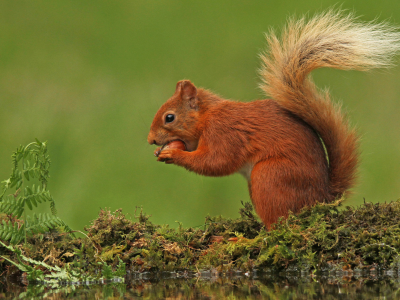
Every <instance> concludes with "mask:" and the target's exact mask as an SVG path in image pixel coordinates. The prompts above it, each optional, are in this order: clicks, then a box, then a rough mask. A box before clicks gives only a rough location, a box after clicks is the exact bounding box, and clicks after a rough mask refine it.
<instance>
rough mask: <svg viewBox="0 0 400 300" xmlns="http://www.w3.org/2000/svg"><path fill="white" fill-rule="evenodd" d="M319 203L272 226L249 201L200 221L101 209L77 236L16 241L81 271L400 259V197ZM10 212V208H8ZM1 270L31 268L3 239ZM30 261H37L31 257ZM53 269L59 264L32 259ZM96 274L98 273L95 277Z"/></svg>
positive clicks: (187, 270)
mask: <svg viewBox="0 0 400 300" xmlns="http://www.w3.org/2000/svg"><path fill="white" fill-rule="evenodd" d="M340 206H342V202H341V201H340V200H339V201H337V202H335V203H332V204H317V205H315V206H313V207H310V208H305V209H303V210H302V211H301V212H300V213H299V214H297V215H293V214H291V215H290V216H289V218H288V219H282V220H281V221H280V222H279V223H278V224H276V225H275V226H274V227H273V228H272V229H271V230H270V231H267V230H266V229H265V227H264V226H263V224H262V223H260V221H259V220H258V218H257V217H256V215H255V214H254V212H253V208H252V205H251V204H250V203H246V204H244V205H243V208H242V209H240V216H239V218H237V219H227V218H223V217H221V216H219V217H209V216H207V217H206V218H205V223H204V225H203V226H201V227H198V228H184V227H183V226H182V224H179V226H178V228H176V229H175V228H170V227H169V226H168V225H155V224H153V223H152V222H151V219H150V217H149V216H148V215H146V214H145V213H143V211H142V210H141V209H137V212H135V213H134V217H133V219H129V218H127V217H126V216H125V215H124V214H123V213H122V211H121V210H117V211H115V212H111V211H109V210H106V209H104V210H101V211H100V212H99V216H98V218H97V219H96V220H94V221H93V222H92V224H91V225H90V226H87V227H86V228H85V230H86V233H85V235H86V237H84V238H76V237H74V236H73V235H72V234H70V233H66V232H64V231H63V228H58V229H53V230H52V231H51V232H50V233H46V234H37V235H33V236H32V237H29V238H28V239H27V242H26V244H25V243H21V244H20V245H17V246H14V248H16V249H19V250H20V253H21V255H23V256H24V257H27V258H30V259H32V260H35V261H37V262H44V263H45V264H46V265H47V266H52V267H59V268H62V269H66V270H74V269H77V270H79V272H76V273H75V274H78V273H79V274H80V275H79V276H78V275H77V276H78V277H79V278H82V279H84V278H89V275H90V276H92V275H93V274H98V273H99V271H100V269H102V268H103V270H104V266H105V265H107V266H109V267H111V268H112V269H113V270H116V269H117V268H118V265H120V262H121V261H122V262H124V263H125V266H126V270H127V271H128V273H130V274H135V273H147V272H171V271H172V272H176V274H178V275H179V276H193V275H195V274H210V273H211V274H214V275H218V274H224V273H225V274H227V273H231V274H232V273H235V272H250V273H251V272H257V273H260V272H281V271H287V272H296V271H297V272H300V271H302V272H308V273H316V272H324V271H335V272H337V271H339V272H360V271H362V270H367V271H368V272H369V271H374V270H375V271H378V270H380V269H385V270H391V269H392V270H393V271H396V272H397V271H398V269H399V267H400V256H399V252H400V201H399V200H398V201H395V202H392V203H384V204H383V203H380V204H379V203H377V204H372V203H364V204H363V205H361V206H360V207H357V208H354V207H343V206H342V207H340ZM3 217H4V216H3ZM0 255H1V256H2V257H3V258H1V259H0V274H1V275H3V276H7V277H13V276H20V275H22V276H23V275H24V274H23V273H24V272H23V271H22V270H21V269H20V268H18V267H17V266H15V265H13V264H11V263H10V261H14V262H18V261H19V259H20V257H17V256H16V255H17V254H16V253H15V252H12V251H10V250H9V249H7V248H6V247H4V246H0ZM25 264H29V261H25ZM32 267H34V268H37V269H40V270H41V271H42V272H44V273H45V274H46V272H47V273H50V271H51V270H49V269H48V268H46V267H44V266H41V265H38V264H32ZM91 278H93V276H92V277H91Z"/></svg>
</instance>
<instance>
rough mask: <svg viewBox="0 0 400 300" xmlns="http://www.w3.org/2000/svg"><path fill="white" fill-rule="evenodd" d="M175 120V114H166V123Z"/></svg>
mask: <svg viewBox="0 0 400 300" xmlns="http://www.w3.org/2000/svg"><path fill="white" fill-rule="evenodd" d="M173 120H175V115H173V114H168V115H166V116H165V123H171V122H172V121H173Z"/></svg>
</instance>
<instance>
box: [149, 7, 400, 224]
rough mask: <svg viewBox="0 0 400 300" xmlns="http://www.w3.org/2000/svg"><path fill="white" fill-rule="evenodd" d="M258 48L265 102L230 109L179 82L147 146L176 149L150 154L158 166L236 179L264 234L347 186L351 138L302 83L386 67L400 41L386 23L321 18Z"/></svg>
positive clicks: (332, 109)
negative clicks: (335, 72)
mask: <svg viewBox="0 0 400 300" xmlns="http://www.w3.org/2000/svg"><path fill="white" fill-rule="evenodd" d="M267 42H268V51H267V52H266V53H264V54H263V55H262V56H261V58H262V61H263V67H262V69H261V76H262V80H263V83H262V84H261V88H262V90H263V91H264V92H265V93H266V94H267V95H269V96H270V97H271V98H272V99H267V100H257V101H252V102H235V101H231V100H226V99H223V98H221V97H219V96H217V95H215V94H213V93H212V92H210V91H208V90H206V89H202V88H196V87H195V86H194V85H193V83H191V82H190V81H189V80H182V81H179V82H178V83H177V85H176V90H175V93H174V95H173V96H172V97H171V98H170V99H169V100H168V101H167V102H165V103H164V104H163V105H162V106H161V108H160V109H159V110H158V112H157V113H156V115H155V117H154V120H153V123H152V124H151V128H150V133H149V135H148V139H147V140H148V142H149V143H150V144H156V145H159V146H161V145H164V146H165V145H167V144H169V143H170V142H173V141H181V142H183V143H184V147H183V149H182V148H181V149H174V147H167V148H166V149H165V148H158V149H157V150H156V152H155V154H156V156H158V161H161V162H165V163H167V164H175V165H178V166H182V167H184V168H186V169H187V170H189V171H193V172H195V173H198V174H201V175H206V176H226V175H230V174H233V173H241V174H242V175H243V176H244V177H245V178H246V179H247V181H248V187H249V192H250V198H251V200H252V202H253V205H254V207H255V210H256V212H257V214H258V215H259V216H260V218H261V219H262V221H263V222H264V224H265V225H266V227H268V228H269V227H270V226H271V225H272V224H273V223H275V222H276V221H277V220H278V218H279V217H287V216H288V213H289V211H292V212H293V213H296V212H299V211H300V210H301V208H303V207H304V206H309V205H313V204H315V203H316V202H331V201H333V200H335V199H337V198H339V197H342V196H343V194H344V193H345V192H346V191H347V190H348V189H350V188H351V187H353V185H354V184H355V180H356V171H357V165H358V162H359V150H358V147H359V146H358V144H359V143H358V137H357V134H356V132H355V130H354V129H353V128H351V127H350V126H349V125H348V122H347V120H346V119H345V117H344V115H343V114H342V113H341V111H340V107H339V106H337V105H335V104H333V103H332V102H331V100H330V99H329V95H328V93H327V92H321V91H319V90H317V88H316V86H315V85H314V83H313V82H312V80H311V79H310V77H309V76H308V74H309V73H310V72H311V71H312V70H314V69H317V68H322V67H331V68H337V69H357V70H368V69H371V68H376V67H387V66H390V65H391V60H392V57H393V56H394V55H395V54H396V52H397V51H398V50H399V49H400V34H399V33H398V32H396V28H394V27H391V26H389V25H387V24H386V23H379V24H378V23H364V22H361V21H358V20H357V19H356V18H355V17H354V16H353V15H352V14H343V13H342V12H340V11H328V12H325V13H321V14H319V15H316V16H315V17H313V18H311V19H310V20H309V21H306V19H305V18H304V17H303V18H301V19H299V20H297V21H296V20H294V19H291V20H289V22H288V25H287V27H286V28H285V29H284V31H283V33H282V36H281V38H280V39H279V38H278V37H277V36H276V35H275V34H274V33H273V32H270V33H269V34H268V35H267ZM178 148H179V147H178Z"/></svg>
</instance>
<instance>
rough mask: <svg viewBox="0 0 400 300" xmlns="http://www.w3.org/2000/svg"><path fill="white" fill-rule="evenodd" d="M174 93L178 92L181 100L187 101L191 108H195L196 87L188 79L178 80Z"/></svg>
mask: <svg viewBox="0 0 400 300" xmlns="http://www.w3.org/2000/svg"><path fill="white" fill-rule="evenodd" d="M175 93H179V94H180V95H181V98H182V100H184V101H188V102H189V104H190V107H191V108H193V109H197V89H196V87H195V86H194V84H193V83H191V82H190V81H189V80H181V81H179V82H178V83H177V84H176V91H175Z"/></svg>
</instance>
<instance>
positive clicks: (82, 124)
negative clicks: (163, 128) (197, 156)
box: [0, 0, 400, 229]
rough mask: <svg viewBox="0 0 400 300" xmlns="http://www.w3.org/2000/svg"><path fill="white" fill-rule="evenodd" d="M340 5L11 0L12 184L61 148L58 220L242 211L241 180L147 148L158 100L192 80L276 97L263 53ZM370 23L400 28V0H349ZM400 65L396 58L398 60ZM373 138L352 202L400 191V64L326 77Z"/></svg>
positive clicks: (1, 50) (366, 141)
mask: <svg viewBox="0 0 400 300" xmlns="http://www.w3.org/2000/svg"><path fill="white" fill-rule="evenodd" d="M336 3H337V1H336V0H332V1H328V0H326V1H315V0H312V1H311V0H310V1H282V0H281V1H233V0H229V1H204V0H203V1H183V0H182V1H104V2H103V1H98V0H96V1H54V0H52V1H1V2H0V26H1V30H0V36H1V42H0V97H1V100H0V104H1V107H0V124H1V125H0V136H1V147H0V179H1V180H3V179H6V178H8V176H9V173H10V170H11V160H10V155H11V153H12V152H13V151H14V150H15V148H16V147H17V146H18V145H20V144H27V143H29V142H31V141H34V138H35V137H37V138H38V139H40V140H48V142H49V151H50V155H51V159H52V167H51V173H50V175H51V178H50V183H49V189H50V191H51V193H52V195H53V197H54V198H55V200H56V204H57V208H58V211H59V216H60V217H61V218H62V219H64V220H65V221H66V222H67V223H68V224H69V225H70V226H71V227H73V228H75V229H82V228H83V226H84V225H87V224H89V223H90V221H91V220H93V219H94V218H95V217H96V216H97V213H98V210H99V208H100V207H102V208H104V207H109V208H111V209H112V210H115V209H117V208H123V211H124V212H125V213H129V214H131V215H133V214H134V211H135V207H136V206H143V208H144V210H145V211H146V212H147V213H148V214H151V215H152V216H153V217H152V220H153V221H154V222H157V223H168V224H171V225H173V226H174V222H175V221H176V220H179V221H182V222H183V224H184V226H196V225H201V224H203V222H204V216H205V215H207V214H211V215H216V214H222V215H224V216H228V217H236V216H237V212H238V208H239V207H240V206H241V204H240V201H241V200H243V201H249V196H248V192H247V183H246V182H245V180H244V179H243V178H242V177H241V176H240V175H234V176H230V177H225V178H207V177H201V176H198V175H195V174H193V173H189V172H187V171H186V170H184V169H182V168H179V167H176V166H171V165H164V164H161V163H157V162H156V159H155V157H154V156H153V150H154V147H153V146H150V145H148V144H147V142H146V137H147V134H148V130H149V126H150V124H151V121H152V119H153V116H154V114H155V113H156V111H157V109H158V108H159V106H160V105H161V104H162V103H163V102H164V101H165V100H166V99H167V98H169V97H170V96H171V95H172V94H173V92H174V89H175V84H176V82H177V81H178V80H181V79H190V80H191V81H192V82H194V83H195V84H196V85H197V86H201V87H206V88H208V89H210V90H212V91H214V92H216V93H218V94H220V95H222V96H223V97H225V98H230V99H237V100H242V101H249V100H255V99H260V98H264V96H263V94H262V92H261V91H260V90H259V89H258V83H259V82H260V80H259V79H258V74H257V69H258V68H259V67H260V62H259V58H258V54H259V53H260V52H261V51H262V49H263V47H264V45H265V40H264V32H266V31H267V30H268V29H269V28H270V27H271V26H272V27H274V28H281V27H282V26H283V25H284V24H285V21H286V18H287V17H288V16H289V15H292V14H294V13H295V14H297V15H300V14H303V13H310V14H313V13H314V12H318V11H321V10H325V9H327V8H329V7H331V6H332V5H335V4H336ZM342 7H343V8H345V9H350V10H354V11H355V12H356V13H357V14H358V15H360V16H361V19H362V20H372V19H374V18H377V19H378V20H390V22H392V23H396V24H400V1H398V0H393V1H367V0H357V1H355V0H354V1H344V2H343V3H342ZM399 62H400V59H399V58H396V63H399ZM313 77H314V80H315V81H316V83H317V84H318V85H319V86H320V87H327V86H329V87H330V90H331V93H332V95H333V98H334V99H336V100H338V101H341V102H343V106H344V108H345V110H346V111H347V113H348V115H349V118H350V120H351V122H352V124H354V125H355V126H357V127H358V128H359V132H360V133H361V135H362V153H363V154H362V160H363V161H362V164H361V168H360V182H359V185H358V187H357V188H356V189H355V193H354V195H353V196H352V198H351V199H349V200H348V201H347V203H348V204H359V203H362V201H363V198H365V199H366V200H367V201H374V202H376V201H381V202H384V201H391V200H396V199H398V198H399V197H400V184H399V183H400V172H399V171H400V134H399V133H400V85H399V81H400V67H395V68H393V69H389V70H383V71H382V70H376V71H372V72H369V73H360V72H355V71H347V72H345V71H338V70H325V69H324V70H318V71H316V72H314V74H313Z"/></svg>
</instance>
